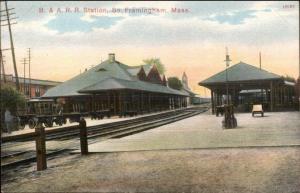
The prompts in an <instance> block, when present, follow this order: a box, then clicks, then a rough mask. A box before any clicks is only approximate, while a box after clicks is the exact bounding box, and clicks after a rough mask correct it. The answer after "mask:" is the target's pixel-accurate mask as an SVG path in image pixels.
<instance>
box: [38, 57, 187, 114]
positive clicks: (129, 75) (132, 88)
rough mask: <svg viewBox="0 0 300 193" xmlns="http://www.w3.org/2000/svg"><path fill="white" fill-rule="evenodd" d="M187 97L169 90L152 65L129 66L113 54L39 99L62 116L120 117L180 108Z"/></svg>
mask: <svg viewBox="0 0 300 193" xmlns="http://www.w3.org/2000/svg"><path fill="white" fill-rule="evenodd" d="M187 97H188V96H187V94H186V93H184V92H181V91H179V90H174V89H171V88H169V87H168V86H167V84H166V81H165V77H164V76H163V78H161V75H160V74H159V73H158V71H157V68H156V67H155V66H149V65H142V66H128V65H125V64H123V63H121V62H119V61H117V60H115V55H114V54H109V58H108V60H106V61H104V62H102V63H101V64H99V65H97V66H95V67H93V68H91V69H89V70H87V71H85V72H83V73H81V74H79V75H77V76H75V77H74V78H72V79H70V80H68V81H66V82H64V83H62V84H60V85H58V86H56V87H54V88H51V89H49V90H48V91H47V92H46V93H45V94H44V95H43V96H42V98H53V99H55V100H56V101H58V102H60V103H62V104H63V109H64V113H78V112H79V113H83V112H97V111H109V112H110V113H111V115H119V116H122V115H125V114H127V113H132V114H142V113H148V112H155V111H162V110H169V109H177V108H183V107H186V106H187V101H186V98H187Z"/></svg>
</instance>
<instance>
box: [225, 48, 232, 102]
mask: <svg viewBox="0 0 300 193" xmlns="http://www.w3.org/2000/svg"><path fill="white" fill-rule="evenodd" d="M224 61H225V62H226V105H229V91H228V72H227V68H228V66H229V64H230V61H231V60H230V58H229V54H228V48H227V47H226V59H225V60H224Z"/></svg>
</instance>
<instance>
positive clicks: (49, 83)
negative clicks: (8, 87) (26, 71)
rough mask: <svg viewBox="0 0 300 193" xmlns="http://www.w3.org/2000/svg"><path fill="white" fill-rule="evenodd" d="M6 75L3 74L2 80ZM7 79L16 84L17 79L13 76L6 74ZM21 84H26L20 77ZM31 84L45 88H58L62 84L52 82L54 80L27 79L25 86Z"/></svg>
mask: <svg viewBox="0 0 300 193" xmlns="http://www.w3.org/2000/svg"><path fill="white" fill-rule="evenodd" d="M3 76H4V75H3V74H1V80H3V79H4V77H3ZM5 78H6V79H7V80H8V81H12V82H16V77H14V76H13V75H12V74H6V75H5ZM19 82H20V83H24V77H20V76H19ZM29 82H30V83H31V84H32V85H43V86H56V85H58V84H60V83H61V82H58V81H52V80H40V79H34V78H31V79H29V78H25V84H29Z"/></svg>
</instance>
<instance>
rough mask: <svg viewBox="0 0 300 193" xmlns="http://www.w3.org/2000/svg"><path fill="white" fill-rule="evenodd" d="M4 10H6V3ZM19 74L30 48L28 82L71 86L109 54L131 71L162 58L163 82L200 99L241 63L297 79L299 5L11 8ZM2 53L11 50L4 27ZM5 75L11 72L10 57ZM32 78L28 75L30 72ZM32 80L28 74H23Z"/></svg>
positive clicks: (21, 5) (65, 4)
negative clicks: (183, 81) (182, 84)
mask: <svg viewBox="0 0 300 193" xmlns="http://www.w3.org/2000/svg"><path fill="white" fill-rule="evenodd" d="M1 6H2V9H3V6H4V3H1ZM8 7H9V8H15V9H14V10H11V12H14V13H16V14H15V15H12V16H11V17H15V16H17V17H18V18H17V19H15V20H16V21H17V24H15V25H13V26H12V32H13V39H14V47H15V52H16V58H17V66H18V73H19V75H21V76H23V73H24V67H23V64H22V62H21V61H22V60H23V58H24V57H27V48H31V54H32V56H31V58H32V62H31V69H32V72H31V76H32V78H37V79H47V80H56V81H66V80H68V79H70V78H72V77H74V76H76V75H78V74H79V73H80V71H84V69H89V68H91V67H92V66H95V65H97V64H99V63H101V61H103V60H106V59H107V57H108V54H109V53H115V55H116V59H117V60H118V61H120V62H122V63H125V64H127V65H141V64H142V61H143V60H144V59H146V58H151V57H155V58H160V60H161V61H162V63H163V64H164V65H165V67H166V69H167V71H166V76H167V77H170V76H177V77H179V78H181V76H182V74H183V72H184V71H185V72H186V74H187V75H188V78H189V86H190V88H191V89H192V90H193V91H194V92H196V93H198V94H200V95H201V96H209V95H210V94H209V91H208V90H207V89H204V88H203V87H200V86H198V83H199V82H200V81H202V80H204V79H206V78H208V77H210V76H212V75H214V74H216V73H218V72H220V71H222V70H224V69H225V63H224V59H225V47H228V50H229V55H230V58H231V60H232V62H231V65H234V64H236V63H238V62H240V61H243V62H245V63H248V64H252V65H254V66H259V52H261V55H262V68H263V69H265V70H268V71H270V72H273V73H276V74H279V75H284V76H285V75H289V76H292V77H294V78H298V77H299V2H298V1H276V2H272V1H265V2H264V1H243V2H233V1H225V2H222V1H220V2H219V1H213V2H205V1H201V2H194V1H190V2H181V1H175V2H172V1H163V2H157V1H156V2H151V1H147V2H142V1H131V2H124V1H118V2H110V1H106V2H96V1H90V2H83V1H81V2H78V1H77V2H70V1H68V2H63V1H62V2H60V1H50V2H47V1H40V2H28V1H27V2H25V1H24V2H23V1H19V2H8ZM1 40H2V48H3V49H5V48H9V47H10V45H9V36H8V30H7V27H2V37H1ZM3 53H4V55H5V61H6V65H5V70H6V73H7V74H11V73H13V67H12V59H11V52H9V51H4V52H3ZM26 71H27V73H28V69H27V70H26ZM26 76H28V75H26Z"/></svg>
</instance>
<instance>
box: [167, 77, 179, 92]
mask: <svg viewBox="0 0 300 193" xmlns="http://www.w3.org/2000/svg"><path fill="white" fill-rule="evenodd" d="M168 85H169V87H170V88H173V89H176V90H180V89H182V83H181V81H180V80H179V78H178V77H169V78H168Z"/></svg>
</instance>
